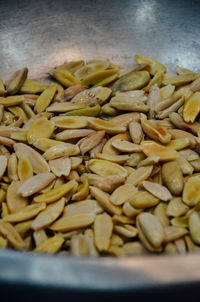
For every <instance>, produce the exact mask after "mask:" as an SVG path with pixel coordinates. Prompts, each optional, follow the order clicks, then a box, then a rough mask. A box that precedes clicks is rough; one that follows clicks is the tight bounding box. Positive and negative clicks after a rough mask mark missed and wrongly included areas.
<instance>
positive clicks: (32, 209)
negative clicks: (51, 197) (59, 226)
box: [4, 203, 46, 222]
mask: <svg viewBox="0 0 200 302" xmlns="http://www.w3.org/2000/svg"><path fill="white" fill-rule="evenodd" d="M45 208H46V204H45V203H40V204H31V205H28V206H26V207H24V208H22V209H21V210H19V211H18V212H16V213H13V214H9V215H7V216H6V217H4V221H8V222H20V221H25V220H28V219H31V218H33V217H35V216H36V215H37V214H38V213H40V212H41V211H42V210H44V209H45Z"/></svg>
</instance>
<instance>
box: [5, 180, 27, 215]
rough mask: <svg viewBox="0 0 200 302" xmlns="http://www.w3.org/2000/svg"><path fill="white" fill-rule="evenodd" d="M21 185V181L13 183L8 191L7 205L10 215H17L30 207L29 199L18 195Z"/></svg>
mask: <svg viewBox="0 0 200 302" xmlns="http://www.w3.org/2000/svg"><path fill="white" fill-rule="evenodd" d="M20 185H21V182H20V181H13V182H12V183H11V184H10V185H9V187H8V190H7V197H6V201H7V205H8V209H9V212H10V213H15V212H18V211H20V210H21V209H23V208H24V207H26V206H27V205H28V199H27V198H26V197H22V196H20V195H18V194H17V190H18V189H19V187H20Z"/></svg>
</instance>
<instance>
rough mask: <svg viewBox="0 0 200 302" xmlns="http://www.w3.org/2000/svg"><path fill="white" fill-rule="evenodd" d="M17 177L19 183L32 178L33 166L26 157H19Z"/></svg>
mask: <svg viewBox="0 0 200 302" xmlns="http://www.w3.org/2000/svg"><path fill="white" fill-rule="evenodd" d="M17 172H18V176H19V179H20V180H21V181H25V180H27V179H28V178H30V177H32V176H33V166H32V164H31V161H30V159H29V158H28V156H26V155H21V156H20V157H19V161H18V171H17Z"/></svg>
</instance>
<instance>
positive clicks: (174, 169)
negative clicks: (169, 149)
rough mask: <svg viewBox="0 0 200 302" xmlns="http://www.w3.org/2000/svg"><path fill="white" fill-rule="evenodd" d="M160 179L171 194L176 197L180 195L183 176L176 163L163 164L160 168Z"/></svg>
mask: <svg viewBox="0 0 200 302" xmlns="http://www.w3.org/2000/svg"><path fill="white" fill-rule="evenodd" d="M172 175H173V177H172ZM162 179H163V182H164V184H165V185H166V186H167V188H168V189H169V190H170V192H171V193H172V194H174V195H176V196H177V195H180V194H181V193H182V191H183V187H184V183H183V174H182V171H181V168H180V167H179V165H178V164H177V162H176V161H171V162H168V163H165V164H164V165H163V166H162Z"/></svg>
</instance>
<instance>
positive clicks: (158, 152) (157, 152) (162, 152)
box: [141, 141, 179, 161]
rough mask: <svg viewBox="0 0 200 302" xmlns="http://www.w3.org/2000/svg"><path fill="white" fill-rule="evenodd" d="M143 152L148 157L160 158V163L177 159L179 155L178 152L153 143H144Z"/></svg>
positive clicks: (142, 144) (142, 145)
mask: <svg viewBox="0 0 200 302" xmlns="http://www.w3.org/2000/svg"><path fill="white" fill-rule="evenodd" d="M141 147H142V151H143V152H144V154H145V155H146V156H159V157H160V161H168V160H173V159H177V158H178V157H179V154H178V152H177V151H175V150H173V149H171V148H169V147H165V146H162V145H160V144H157V143H155V142H153V141H143V142H142V143H141Z"/></svg>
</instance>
